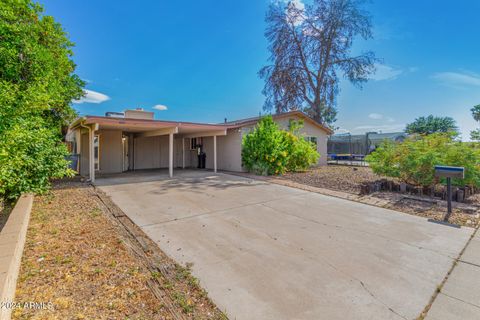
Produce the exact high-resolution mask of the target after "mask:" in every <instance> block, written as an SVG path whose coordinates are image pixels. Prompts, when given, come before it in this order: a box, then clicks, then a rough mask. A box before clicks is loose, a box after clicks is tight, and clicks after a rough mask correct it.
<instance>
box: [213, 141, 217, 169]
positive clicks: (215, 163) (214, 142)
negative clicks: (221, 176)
mask: <svg viewBox="0 0 480 320" xmlns="http://www.w3.org/2000/svg"><path fill="white" fill-rule="evenodd" d="M213 171H214V172H215V173H216V172H217V136H213Z"/></svg>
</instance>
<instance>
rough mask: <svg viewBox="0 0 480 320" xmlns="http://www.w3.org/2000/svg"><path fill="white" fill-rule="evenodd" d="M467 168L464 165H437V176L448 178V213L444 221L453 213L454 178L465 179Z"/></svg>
mask: <svg viewBox="0 0 480 320" xmlns="http://www.w3.org/2000/svg"><path fill="white" fill-rule="evenodd" d="M464 174H465V169H464V168H463V167H449V166H435V177H439V178H447V202H448V209H447V214H446V215H445V217H444V218H443V221H445V222H448V218H450V215H451V214H452V178H459V179H463V178H464Z"/></svg>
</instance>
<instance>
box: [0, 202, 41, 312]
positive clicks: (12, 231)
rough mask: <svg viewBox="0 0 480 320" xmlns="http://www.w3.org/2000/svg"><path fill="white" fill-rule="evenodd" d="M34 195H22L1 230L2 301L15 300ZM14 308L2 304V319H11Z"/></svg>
mask: <svg viewBox="0 0 480 320" xmlns="http://www.w3.org/2000/svg"><path fill="white" fill-rule="evenodd" d="M32 205H33V195H32V194H24V195H22V196H20V198H19V199H18V201H17V203H16V204H15V207H14V208H13V210H12V212H11V213H10V216H9V217H8V220H7V222H6V224H5V226H4V227H3V229H2V231H1V232H0V248H1V250H0V302H4V303H5V302H6V303H8V302H13V299H14V298H15V289H16V287H17V278H18V273H19V271H20V262H21V260H22V255H23V247H24V246H25V240H26V235H27V229H28V222H29V220H30V213H31V211H32ZM11 313H12V308H7V307H6V306H4V305H1V306H0V320H9V319H10V317H11Z"/></svg>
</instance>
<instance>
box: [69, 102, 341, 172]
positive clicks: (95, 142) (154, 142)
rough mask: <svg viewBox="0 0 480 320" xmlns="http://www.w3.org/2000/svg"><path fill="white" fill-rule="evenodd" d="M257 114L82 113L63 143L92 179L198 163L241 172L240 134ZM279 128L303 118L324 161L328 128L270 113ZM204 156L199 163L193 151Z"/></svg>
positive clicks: (292, 115)
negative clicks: (162, 116)
mask: <svg viewBox="0 0 480 320" xmlns="http://www.w3.org/2000/svg"><path fill="white" fill-rule="evenodd" d="M259 119H260V117H255V118H249V119H243V120H238V121H232V122H226V121H225V123H220V124H208V123H193V122H182V121H164V120H155V119H154V113H153V112H148V111H144V110H143V109H136V110H126V111H125V112H124V113H118V112H115V113H113V112H107V113H106V116H85V117H80V118H78V119H77V120H75V121H74V122H73V123H72V124H71V126H70V127H69V132H68V134H67V141H69V142H70V143H71V144H72V150H73V152H75V153H77V154H78V155H79V172H80V174H81V175H83V176H89V177H90V179H91V180H92V181H94V180H95V174H96V173H99V174H109V173H121V172H125V171H130V170H140V169H156V168H169V174H170V176H173V169H174V168H196V167H199V164H201V163H199V161H200V162H204V165H203V167H205V168H208V169H213V170H214V171H215V172H216V171H217V169H220V170H225V171H237V172H241V171H244V169H243V167H242V159H241V152H242V136H243V135H244V134H246V133H248V132H249V131H251V130H252V129H253V128H254V127H255V125H256V124H257V122H258V120H259ZM273 119H274V121H275V122H277V123H278V124H279V125H280V126H281V128H283V129H288V126H289V123H290V120H299V119H303V121H304V127H303V129H302V131H301V133H302V134H304V135H305V138H306V139H309V140H310V141H312V142H314V143H316V145H317V150H318V152H319V153H320V155H321V157H320V160H319V162H318V165H323V164H326V163H327V138H328V136H329V135H330V134H332V130H331V129H330V128H328V127H326V126H324V125H322V124H320V123H318V122H316V121H314V120H313V119H311V118H310V117H308V116H307V115H306V114H304V113H303V112H300V111H291V112H286V113H282V114H275V115H273ZM199 154H201V155H205V157H203V159H204V161H202V160H201V157H199V156H198V155H199Z"/></svg>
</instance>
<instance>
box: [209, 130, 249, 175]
mask: <svg viewBox="0 0 480 320" xmlns="http://www.w3.org/2000/svg"><path fill="white" fill-rule="evenodd" d="M207 163H208V161H207ZM217 166H218V169H220V170H227V171H242V134H241V130H239V129H230V130H227V135H226V136H219V137H217Z"/></svg>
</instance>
